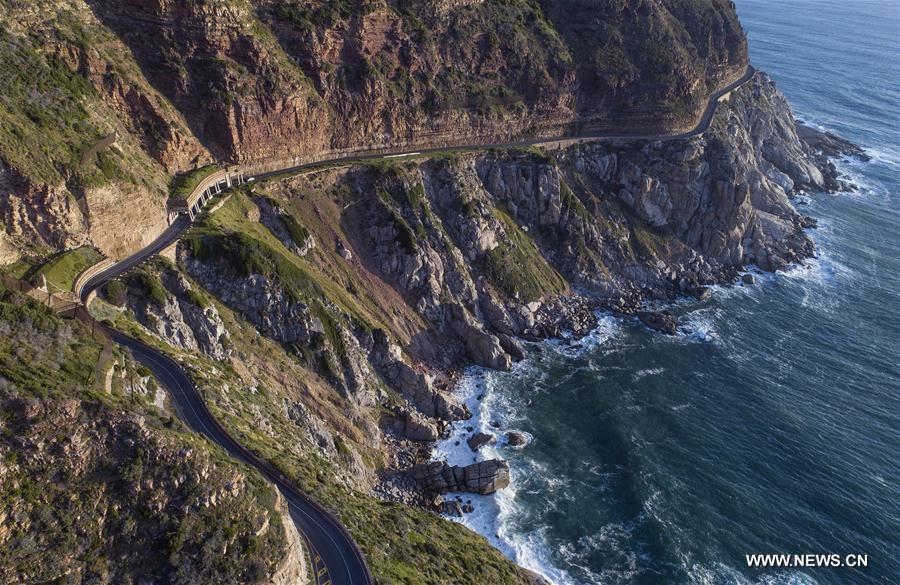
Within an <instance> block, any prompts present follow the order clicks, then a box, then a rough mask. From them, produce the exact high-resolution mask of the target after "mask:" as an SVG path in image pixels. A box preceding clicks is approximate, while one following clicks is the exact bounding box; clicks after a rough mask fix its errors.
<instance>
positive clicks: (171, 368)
mask: <svg viewBox="0 0 900 585" xmlns="http://www.w3.org/2000/svg"><path fill="white" fill-rule="evenodd" d="M755 73H756V70H755V69H753V67H748V69H747V71H746V73H745V74H744V75H743V76H742V77H741V78H740V79H738V80H737V81H735V82H734V83H731V84H729V85H728V86H727V87H725V88H723V89H721V90H719V91H717V92H715V93H714V94H712V95H711V96H710V98H709V102H708V104H707V107H706V109H705V111H704V113H703V116H702V117H701V119H700V122H699V123H698V124H697V126H696V127H695V128H694V129H692V130H690V131H688V132H684V133H680V134H675V135H628V134H620V135H604V134H595V135H579V136H567V137H560V138H556V139H548V138H537V139H531V140H521V141H516V142H508V143H503V144H470V145H460V146H454V147H442V148H432V149H417V150H411V151H409V152H393V153H379V154H364V153H361V154H358V155H350V156H344V157H341V158H335V159H330V160H323V161H317V162H311V163H306V164H301V165H296V166H291V167H286V168H283V169H279V170H274V171H269V172H265V173H260V174H257V175H253V176H250V178H249V180H261V179H266V178H269V177H273V176H276V175H280V174H284V173H293V172H298V171H302V170H305V169H310V168H314V167H319V166H322V165H328V164H338V163H353V162H361V161H367V160H377V159H383V158H397V157H402V156H409V155H427V154H429V153H435V152H448V151H450V152H452V151H466V150H475V149H489V148H521V147H529V146H539V145H541V144H553V143H560V142H567V141H572V142H577V141H584V142H591V141H597V140H618V139H628V140H660V141H662V140H680V139H687V138H691V137H694V136H698V135H700V134H702V133H703V132H705V131H706V130H707V129H708V128H709V125H710V123H711V122H712V119H713V116H714V115H715V112H716V106H717V104H718V103H719V100H720V99H721V98H722V97H723V96H725V95H726V94H728V93H730V92H731V91H734V90H735V89H737V88H739V87H740V86H742V85H743V84H745V83H747V82H748V81H749V80H750V79H752V78H753V76H754V75H755ZM190 226H191V221H190V219H189V218H188V217H187V215H181V216H179V217H178V218H177V219H176V220H175V221H174V222H173V223H172V224H171V225H170V226H169V227H168V228H167V229H166V230H165V231H164V232H163V233H162V234H160V236H159V237H157V238H156V240H154V241H153V242H152V243H150V244H149V245H148V246H146V247H145V248H143V249H141V250H139V251H138V252H136V253H135V254H133V255H132V256H129V257H128V258H125V259H124V260H121V261H119V262H117V263H115V264H113V265H111V266H109V267H108V268H106V269H104V270H102V271H100V272H99V273H98V274H96V275H94V276H93V277H91V278H89V279H88V280H87V281H86V282H85V283H84V284H83V285H81V289H80V290H76V291H75V294H76V295H77V296H78V298H79V299H81V302H82V303H86V302H87V301H88V300H89V299H90V295H91V293H92V292H93V291H95V290H96V289H98V288H100V287H101V286H103V285H104V284H106V283H107V282H109V281H110V280H111V279H113V278H115V277H117V276H120V275H121V274H124V273H125V272H127V271H128V270H130V269H131V268H133V267H134V266H137V265H138V264H140V263H141V262H143V261H144V260H146V259H147V258H149V257H151V256H153V255H154V254H158V253H159V252H161V251H162V250H164V249H165V248H167V247H168V246H169V245H171V244H172V243H174V242H176V241H177V240H178V239H179V238H180V237H181V236H182V235H183V234H184V232H185V231H187V229H188V228H189V227H190ZM106 330H107V333H108V334H109V336H110V337H111V338H112V339H113V340H114V341H116V342H117V343H119V344H121V345H123V346H125V347H127V348H128V349H130V350H131V352H132V354H133V355H134V357H135V359H137V360H138V361H139V362H140V363H142V364H143V365H145V366H146V367H147V368H149V369H150V370H151V371H152V372H153V374H154V375H155V376H156V378H157V379H158V380H159V381H160V383H161V384H162V385H163V386H165V387H166V388H167V389H168V390H169V393H170V395H171V397H172V399H173V401H174V403H175V405H176V407H177V409H178V411H179V413H180V414H181V416H182V417H183V418H184V420H185V421H186V422H187V424H188V425H189V426H190V427H191V428H192V429H194V430H195V431H196V432H198V433H202V434H203V435H205V436H206V437H207V438H209V439H210V440H211V441H213V442H214V443H216V444H217V445H219V446H220V447H222V448H223V449H225V451H227V452H228V453H229V454H230V455H231V456H232V457H235V458H236V459H239V460H241V461H243V462H245V463H247V464H249V465H252V466H253V467H255V468H256V469H257V470H259V471H260V473H262V474H263V475H264V476H265V477H266V478H267V479H268V480H269V481H271V482H272V483H274V484H275V485H276V486H277V487H278V489H279V490H280V491H281V493H282V494H283V495H284V497H285V499H286V500H287V503H288V506H289V510H290V514H291V518H292V519H293V521H294V523H295V524H296V526H297V528H298V530H299V531H300V533H301V534H302V535H303V537H304V538H305V539H306V541H307V543H308V545H309V547H310V550H311V551H312V556H313V558H312V559H311V560H312V563H313V567H312V571H313V572H314V575H315V577H316V579H315V582H316V584H317V585H372V584H373V583H374V580H373V578H372V575H371V573H370V572H369V569H368V566H367V565H366V562H365V559H364V558H363V555H362V552H361V551H360V549H359V547H358V546H357V545H356V543H355V542H354V541H353V539H352V537H351V536H350V534H349V532H348V531H347V529H346V528H345V527H344V526H343V525H342V524H341V522H340V521H339V520H338V519H337V518H336V517H335V516H334V515H333V514H332V513H331V512H329V511H327V510H326V509H325V508H323V507H322V506H321V505H319V504H317V503H316V502H314V501H313V500H311V499H310V498H309V497H308V496H306V495H305V494H303V493H301V492H300V491H299V490H297V489H296V488H295V487H294V486H293V485H291V484H290V483H289V482H288V481H286V480H285V478H284V477H283V476H282V475H281V474H279V473H278V472H277V471H276V470H275V469H274V468H273V467H272V465H271V464H269V463H268V462H265V461H263V460H261V459H260V458H258V457H256V456H255V455H254V454H253V453H251V452H250V451H248V450H247V449H246V448H244V447H243V446H242V445H241V444H240V443H238V442H237V441H236V440H235V439H234V438H232V437H231V436H230V435H229V434H228V433H227V432H226V431H225V430H224V429H223V428H222V426H221V425H220V424H219V423H218V422H217V421H216V419H215V417H213V416H212V414H211V413H210V412H209V410H208V408H207V407H206V404H205V403H204V401H203V398H202V396H201V395H200V393H199V392H198V390H197V388H196V387H195V386H194V384H193V382H191V379H190V377H189V376H188V375H187V373H185V371H184V370H183V369H182V368H181V366H180V365H179V364H178V363H177V362H176V361H175V360H173V359H172V358H170V357H169V356H167V355H166V354H164V353H162V352H161V351H159V350H157V349H155V348H153V347H150V346H148V345H147V344H145V343H143V342H141V341H138V340H137V339H134V338H132V337H129V336H127V335H125V334H124V333H121V332H119V331H116V330H114V329H111V328H109V327H106Z"/></svg>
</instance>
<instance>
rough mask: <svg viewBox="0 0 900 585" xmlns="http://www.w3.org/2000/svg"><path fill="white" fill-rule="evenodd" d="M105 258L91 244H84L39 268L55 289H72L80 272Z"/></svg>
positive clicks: (38, 271) (57, 256)
mask: <svg viewBox="0 0 900 585" xmlns="http://www.w3.org/2000/svg"><path fill="white" fill-rule="evenodd" d="M101 260H103V254H101V253H100V252H99V251H97V250H96V249H95V248H91V247H90V246H82V247H81V248H75V249H74V250H69V251H68V252H62V253H61V254H57V255H56V256H54V257H52V258H51V259H50V260H48V261H47V262H46V263H45V264H43V265H42V266H41V267H40V268H38V270H37V274H42V275H43V276H44V277H45V278H46V279H47V284H48V285H50V287H51V288H52V289H53V290H59V291H71V290H72V287H73V285H74V284H75V279H76V278H77V277H78V275H79V274H81V273H82V272H84V271H85V270H86V269H88V268H90V267H91V266H93V265H94V264H96V263H97V262H100V261H101Z"/></svg>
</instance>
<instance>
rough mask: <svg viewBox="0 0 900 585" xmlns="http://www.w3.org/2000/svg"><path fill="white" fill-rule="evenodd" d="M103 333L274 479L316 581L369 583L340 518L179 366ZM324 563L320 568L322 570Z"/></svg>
mask: <svg viewBox="0 0 900 585" xmlns="http://www.w3.org/2000/svg"><path fill="white" fill-rule="evenodd" d="M107 333H108V334H109V336H110V337H111V338H112V339H113V341H115V342H116V343H118V344H120V345H122V346H124V347H127V348H128V349H129V350H131V353H132V355H133V356H134V358H135V359H136V360H137V361H139V362H140V363H142V364H143V365H145V366H146V367H147V368H149V369H150V371H152V372H153V374H154V375H155V376H156V378H157V380H159V381H160V383H161V384H162V385H163V386H165V387H166V389H168V390H169V393H170V395H171V397H172V400H173V401H174V403H175V405H176V408H177V409H178V412H179V414H180V415H181V417H182V418H183V419H184V421H185V422H186V423H187V424H188V426H190V427H191V428H192V429H193V430H195V431H196V432H198V433H202V434H203V435H205V436H206V437H207V438H209V439H210V440H211V441H212V442H214V443H216V444H217V445H219V446H220V447H222V448H223V449H225V451H226V452H227V453H228V454H229V455H231V456H232V457H234V458H236V459H239V460H241V461H243V462H244V463H247V464H249V465H252V466H253V467H255V468H256V469H257V470H259V471H260V473H262V474H263V475H264V476H265V477H266V479H268V480H269V481H271V482H272V483H274V484H275V485H276V486H277V487H278V489H279V490H280V491H281V493H282V495H283V496H284V498H285V500H287V503H288V509H289V510H290V514H291V518H292V519H293V521H294V524H295V525H296V526H297V529H298V530H299V531H300V534H302V535H303V537H304V538H305V539H306V541H307V544H308V545H310V548H311V550H312V553H313V556H314V557H316V556H318V557H319V558H320V561H319V562H318V563H315V562H314V564H317V565H318V566H317V567H311V570H312V571H314V572H315V573H316V577H317V581H316V583H319V584H321V585H328V584H329V583H331V584H333V585H370V584H372V583H373V580H372V577H371V575H370V574H369V571H368V568H367V566H366V564H365V561H364V560H363V557H362V554H361V552H360V551H359V549H358V548H357V547H356V545H355V543H354V542H353V540H352V538H351V537H350V534H349V533H348V532H347V530H346V529H345V528H344V527H343V526H342V525H341V524H340V522H339V521H338V520H337V519H336V518H335V517H334V516H333V515H332V514H331V513H329V512H327V511H326V510H325V509H324V508H322V507H321V506H320V505H318V504H317V503H315V502H314V501H312V500H310V499H309V498H308V497H307V496H305V495H304V494H302V493H300V492H299V491H298V490H297V489H296V488H294V487H293V486H292V485H291V484H290V483H288V482H286V481H285V480H284V479H282V476H281V475H280V474H278V472H277V471H275V470H274V469H273V468H272V467H271V466H270V465H268V464H267V463H265V462H263V461H261V460H260V459H259V458H257V457H256V456H255V455H253V454H252V453H250V452H249V451H248V450H247V449H245V448H244V447H242V446H241V445H240V444H239V443H238V442H237V441H235V440H234V439H233V438H232V437H231V436H230V435H229V434H228V433H226V432H225V430H224V429H222V427H221V426H220V425H219V423H218V422H217V421H216V420H215V418H213V416H212V415H211V414H210V412H209V410H208V409H207V408H206V404H205V403H204V402H203V400H202V398H201V397H200V395H199V393H198V391H197V389H196V387H195V386H194V384H193V383H192V382H191V380H190V378H188V376H187V374H185V372H184V370H182V369H181V367H180V366H179V365H178V363H177V362H176V361H175V360H173V359H172V358H170V357H168V356H166V355H165V354H163V353H162V352H160V351H158V350H156V349H154V348H152V347H150V346H148V345H146V344H144V343H142V342H140V341H138V340H136V339H134V338H132V337H129V336H127V335H125V334H123V333H120V332H119V331H116V330H115V329H110V328H107ZM323 569H324V571H323Z"/></svg>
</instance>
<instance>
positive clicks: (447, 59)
mask: <svg viewBox="0 0 900 585" xmlns="http://www.w3.org/2000/svg"><path fill="white" fill-rule="evenodd" d="M91 7H92V9H93V10H94V12H95V13H96V15H97V16H98V17H99V18H100V19H101V20H102V21H103V22H104V23H105V24H106V25H107V26H108V27H109V28H110V29H112V30H114V31H116V32H117V34H119V36H120V37H121V38H122V39H123V40H124V41H125V42H126V43H127V44H129V46H130V47H131V48H132V50H133V52H134V54H135V56H136V58H137V59H138V61H139V62H140V63H141V65H142V67H143V69H144V70H145V71H146V73H147V75H148V77H149V78H150V79H152V80H153V82H154V85H156V86H157V87H159V88H161V90H162V91H163V93H165V94H166V96H167V97H168V98H169V99H170V100H171V101H172V103H174V104H176V105H177V106H178V108H179V109H180V110H181V111H182V112H184V113H185V115H186V116H187V118H188V120H189V121H190V123H191V127H192V128H193V129H194V131H195V133H196V134H197V135H198V136H199V137H200V138H201V140H203V141H204V143H206V144H207V145H208V146H209V147H210V148H212V149H213V151H214V152H215V153H216V154H217V155H218V156H219V157H221V158H226V159H232V160H242V161H253V160H261V159H269V160H271V159H273V158H274V159H279V158H282V159H288V158H291V157H294V156H303V155H309V154H312V153H316V152H321V151H323V150H332V149H342V148H348V147H358V146H359V145H401V144H409V145H415V144H430V145H434V144H441V143H450V142H460V141H463V142H464V141H467V140H468V141H473V140H474V141H481V140H484V141H494V142H496V141H499V140H503V139H508V138H510V137H512V136H515V135H520V134H523V133H534V132H545V133H557V134H558V133H561V132H562V131H564V130H565V129H566V128H570V127H572V125H575V126H577V127H579V128H582V129H587V128H591V129H602V128H620V129H622V128H627V129H628V130H631V131H639V130H645V129H648V130H649V129H653V130H665V129H670V128H678V127H680V126H686V125H688V123H689V122H690V121H692V120H693V118H694V116H695V115H696V114H697V113H698V110H699V108H700V107H701V106H702V102H703V101H704V100H705V98H706V95H708V92H709V88H710V87H713V86H715V85H718V84H721V83H723V82H724V81H726V80H728V79H730V78H733V77H736V76H737V75H739V74H740V73H741V72H743V68H744V67H745V66H746V64H747V53H746V43H745V41H744V37H743V33H742V30H741V28H740V25H739V23H738V22H737V19H736V17H735V14H734V10H733V7H732V6H731V5H730V3H728V2H724V1H720V0H715V1H704V2H699V3H696V2H695V3H686V2H683V1H681V0H673V1H669V2H662V3H657V2H646V1H644V0H629V1H628V2H605V3H601V5H599V6H598V5H596V3H591V4H590V5H588V4H584V3H581V2H577V1H576V2H571V1H554V2H543V3H541V4H536V3H531V2H525V1H518V0H517V1H514V2H503V3H500V2H493V1H475V2H435V1H433V0H427V1H423V0H413V1H397V2H395V1H390V2H361V1H351V2H342V3H339V4H335V3H333V2H319V1H313V2H304V3H298V2H292V1H286V0H266V1H248V0H242V1H231V2H228V3H218V2H197V3H192V4H189V5H184V4H180V3H169V2H132V3H129V4H120V3H112V2H102V1H94V2H91ZM588 13H590V16H589V17H588Z"/></svg>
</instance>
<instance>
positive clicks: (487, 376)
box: [433, 314, 621, 585]
mask: <svg viewBox="0 0 900 585" xmlns="http://www.w3.org/2000/svg"><path fill="white" fill-rule="evenodd" d="M620 326H621V325H620V320H619V319H617V318H615V317H613V316H611V315H607V314H598V325H597V327H596V328H595V329H594V330H593V331H591V333H589V334H588V335H586V336H585V337H583V338H582V339H580V340H578V341H573V340H572V339H571V338H568V339H567V338H563V339H558V340H549V341H546V342H543V343H542V344H541V347H542V349H543V353H544V354H550V356H551V357H552V356H553V355H555V356H557V357H561V358H564V359H572V358H578V357H580V356H582V355H583V354H584V353H586V352H589V351H592V350H594V349H596V347H597V346H599V345H600V344H602V343H604V342H606V341H608V340H609V339H610V338H611V337H613V336H614V335H615V334H616V333H617V332H619V331H620ZM541 359H543V356H542V355H541V354H540V353H537V352H532V353H531V354H530V355H529V359H527V360H525V361H522V362H519V363H517V364H515V365H514V366H513V369H512V371H510V372H496V371H491V370H485V369H483V368H479V367H472V368H469V369H468V370H466V371H465V372H464V373H463V376H462V377H461V378H460V380H459V383H458V384H457V386H456V388H455V389H454V394H455V395H456V397H457V398H459V399H460V400H461V401H463V402H464V403H465V404H466V405H467V406H468V407H469V410H470V411H471V412H472V418H471V419H469V420H467V421H460V422H457V423H455V424H454V425H453V427H452V428H451V431H450V434H449V436H448V438H446V439H444V440H443V441H440V442H439V443H438V444H437V445H436V446H435V449H434V455H433V458H434V459H435V460H443V461H446V462H447V463H449V464H451V465H468V464H470V463H473V462H474V461H480V460H483V459H490V458H502V457H503V456H504V453H503V450H505V449H509V447H508V446H507V445H505V441H502V440H501V441H498V442H497V443H495V444H494V445H486V446H484V447H482V448H481V449H480V450H479V451H478V452H475V453H473V452H472V450H471V449H470V448H469V446H468V445H467V444H466V439H467V438H468V437H469V436H470V435H471V434H472V433H474V432H479V431H481V432H492V433H494V434H498V433H499V432H500V431H499V430H498V428H495V427H494V426H493V425H492V423H495V424H497V423H499V425H500V426H499V428H500V429H504V430H505V429H508V428H509V425H508V422H509V420H510V418H511V417H513V416H515V410H516V408H517V405H516V404H511V403H510V401H509V398H508V397H506V396H504V395H503V394H502V393H500V392H496V391H494V389H495V386H496V384H497V383H499V382H501V381H503V380H504V378H507V377H515V378H519V379H521V378H523V377H530V378H534V377H536V378H537V379H536V380H535V384H533V385H531V386H530V387H531V388H532V391H537V392H539V391H540V388H541V376H542V375H543V374H542V372H541V370H540V369H537V368H535V366H534V362H535V361H536V360H541ZM557 383H558V381H557ZM517 398H518V399H522V398H524V397H523V396H519V397H517ZM470 429H471V430H470ZM528 437H529V440H530V439H531V437H530V435H528ZM507 454H508V452H507ZM524 474H529V475H532V476H533V475H538V476H540V477H543V478H545V479H544V481H545V483H547V485H548V486H549V487H550V488H551V489H553V490H554V492H555V493H557V494H564V493H567V492H568V491H569V490H567V489H566V488H567V487H568V486H567V482H569V481H571V480H570V479H569V478H566V477H559V476H553V475H552V474H549V473H542V470H541V469H540V468H539V466H538V465H537V464H536V463H535V462H532V461H529V460H527V459H525V458H523V459H517V460H515V461H513V462H512V465H511V469H510V485H509V487H507V488H505V489H503V490H500V491H499V492H497V493H496V494H493V495H491V496H477V495H470V494H465V495H463V496H462V498H463V501H468V500H471V502H472V504H473V505H474V507H475V511H474V512H472V513H470V514H466V515H465V516H463V517H462V518H452V519H453V520H455V521H457V522H460V523H462V524H464V525H465V526H468V527H469V528H470V529H472V530H474V531H475V532H477V533H479V534H481V535H483V536H484V537H486V538H487V539H488V541H490V543H491V544H493V545H494V546H495V547H497V548H498V549H499V550H500V551H501V552H503V553H504V554H505V555H506V556H508V557H509V558H511V559H512V560H514V561H515V562H516V563H518V564H519V565H521V566H523V567H525V568H527V569H530V570H532V571H534V572H536V573H539V574H541V575H543V576H544V577H545V578H547V579H548V580H550V581H551V582H552V583H554V584H557V585H575V584H576V581H575V580H574V579H573V578H572V576H571V575H570V574H569V573H568V572H566V571H565V570H563V569H560V568H559V567H557V566H556V565H555V564H554V562H553V560H552V558H551V550H550V547H549V545H548V544H547V538H546V535H545V533H544V531H543V530H536V531H531V532H523V531H520V530H518V529H517V526H516V521H515V520H516V518H517V517H518V516H519V515H520V514H521V510H520V509H519V507H518V503H517V500H516V494H517V490H518V489H521V488H520V486H521V485H522V484H523V483H524V482H523V481H522V479H521V478H523V477H524ZM561 554H564V552H562V553H561ZM564 558H565V557H564ZM579 568H580V570H583V571H584V572H585V574H586V575H592V573H590V571H589V569H588V568H587V567H584V566H580V565H579Z"/></svg>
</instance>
